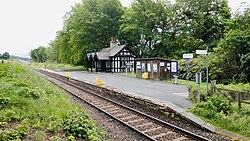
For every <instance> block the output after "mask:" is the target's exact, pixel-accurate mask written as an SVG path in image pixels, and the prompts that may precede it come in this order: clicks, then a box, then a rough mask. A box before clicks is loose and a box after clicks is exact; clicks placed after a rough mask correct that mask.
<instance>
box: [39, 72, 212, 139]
mask: <svg viewBox="0 0 250 141" xmlns="http://www.w3.org/2000/svg"><path fill="white" fill-rule="evenodd" d="M42 73H43V74H44V71H42ZM45 73H46V75H47V73H50V75H49V76H50V77H52V78H54V79H57V80H58V79H60V80H59V81H61V82H63V83H66V84H67V85H70V86H73V87H75V88H77V89H80V90H82V91H85V92H87V93H90V94H93V95H94V96H97V97H99V98H101V99H104V100H106V101H108V102H111V103H113V104H116V105H118V106H120V107H122V108H124V109H128V110H130V111H133V112H135V113H137V114H139V115H143V116H144V117H147V118H149V119H151V120H153V121H156V122H158V123H161V124H163V125H164V126H167V127H170V128H172V129H174V130H176V131H178V132H179V133H182V134H184V135H187V136H188V137H190V138H192V139H195V140H199V141H209V139H207V138H204V137H202V136H200V135H197V134H195V133H192V132H190V131H188V130H185V129H182V128H180V127H178V126H175V125H173V124H170V123H167V122H165V121H163V120H160V119H158V118H155V117H153V116H150V115H148V114H145V113H143V112H140V111H138V110H135V109H133V108H131V107H128V106H126V105H123V104H120V103H118V102H116V101H113V100H111V99H108V98H106V97H103V96H101V95H99V94H97V93H95V92H93V91H90V90H87V89H84V88H82V87H80V86H77V85H76V84H72V83H73V82H69V81H68V78H67V77H64V76H61V75H59V76H60V77H62V78H63V79H64V80H61V79H62V78H58V77H56V76H55V75H58V74H54V73H53V74H52V73H51V72H45ZM65 79H66V80H65ZM74 80H75V79H74ZM76 81H79V80H76ZM51 82H52V81H51ZM52 83H53V82H52ZM54 84H55V83H54ZM56 85H57V84H56ZM58 86H59V85H58ZM59 87H61V86H59ZM61 88H63V87H61ZM66 91H67V92H69V93H71V94H73V93H72V92H70V91H68V90H66ZM73 95H74V96H76V97H77V98H79V99H81V100H83V101H84V102H86V103H88V104H90V105H91V106H93V107H95V108H97V109H98V110H100V111H102V112H104V113H105V114H107V115H109V116H111V117H112V118H114V119H115V120H117V121H119V122H121V123H123V124H124V125H126V126H129V127H130V128H131V129H133V130H135V131H136V132H138V133H140V134H142V135H143V136H145V137H147V138H148V139H150V140H155V139H154V138H152V137H150V136H148V135H147V134H145V133H142V132H141V131H139V130H138V129H136V128H134V127H133V126H131V125H129V124H127V123H125V122H123V121H122V120H120V119H118V118H116V117H115V116H113V115H111V114H109V113H107V112H106V111H104V110H102V109H100V108H98V107H97V106H95V105H94V104H92V103H90V102H88V101H86V100H85V99H83V98H81V97H80V96H78V95H76V94H73Z"/></svg>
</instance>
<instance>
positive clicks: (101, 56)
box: [86, 45, 135, 73]
mask: <svg viewBox="0 0 250 141" xmlns="http://www.w3.org/2000/svg"><path fill="white" fill-rule="evenodd" d="M86 60H87V68H88V70H89V68H90V69H91V71H93V68H95V70H96V72H112V73H117V72H125V71H126V68H127V71H128V72H131V71H134V63H135V55H134V54H133V53H132V51H131V50H130V49H129V48H128V46H127V45H120V46H118V45H114V46H112V47H109V48H104V49H102V50H101V51H100V52H96V53H88V54H87V57H86Z"/></svg>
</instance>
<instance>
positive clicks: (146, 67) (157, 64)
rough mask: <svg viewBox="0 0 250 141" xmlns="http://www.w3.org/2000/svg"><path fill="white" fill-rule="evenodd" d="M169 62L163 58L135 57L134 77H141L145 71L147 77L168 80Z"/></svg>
mask: <svg viewBox="0 0 250 141" xmlns="http://www.w3.org/2000/svg"><path fill="white" fill-rule="evenodd" d="M171 62H172V61H171V60H168V59H163V58H136V77H138V78H142V75H143V73H147V76H148V77H147V79H155V80H170V79H171V73H170V67H171V66H170V65H171Z"/></svg>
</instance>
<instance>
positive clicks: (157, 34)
mask: <svg viewBox="0 0 250 141" xmlns="http://www.w3.org/2000/svg"><path fill="white" fill-rule="evenodd" d="M170 8H171V4H170V3H169V2H167V1H162V0H157V1H153V0H136V1H134V3H132V5H131V8H128V9H126V11H125V13H124V15H123V17H122V22H123V23H122V25H121V27H120V31H121V33H123V37H125V38H127V40H126V41H127V42H128V43H129V45H130V46H133V47H134V48H133V50H134V51H135V52H136V53H137V55H138V56H140V57H152V56H157V53H153V52H154V50H155V48H156V47H157V46H159V45H160V44H161V41H162V37H163V35H164V34H166V31H169V27H168V25H169V24H168V23H169V21H170V17H171V15H170ZM157 51H158V50H157ZM161 55H162V54H161Z"/></svg>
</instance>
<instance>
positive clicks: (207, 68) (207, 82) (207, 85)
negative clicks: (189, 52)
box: [206, 47, 208, 92]
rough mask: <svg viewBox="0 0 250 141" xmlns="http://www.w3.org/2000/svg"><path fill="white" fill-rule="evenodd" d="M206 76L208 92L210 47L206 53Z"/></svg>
mask: <svg viewBox="0 0 250 141" xmlns="http://www.w3.org/2000/svg"><path fill="white" fill-rule="evenodd" d="M206 77H207V79H206V80H207V92H208V47H207V54H206Z"/></svg>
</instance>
